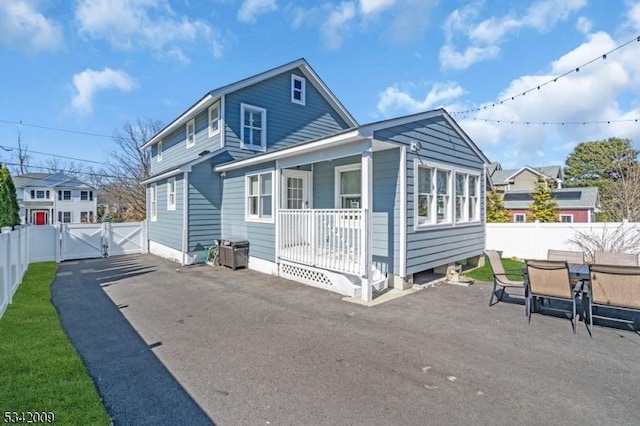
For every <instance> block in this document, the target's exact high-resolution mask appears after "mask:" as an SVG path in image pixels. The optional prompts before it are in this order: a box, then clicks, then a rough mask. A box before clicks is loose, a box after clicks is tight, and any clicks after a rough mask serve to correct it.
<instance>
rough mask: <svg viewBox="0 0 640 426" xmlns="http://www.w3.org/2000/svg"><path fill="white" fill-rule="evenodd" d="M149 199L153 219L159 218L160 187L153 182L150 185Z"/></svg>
mask: <svg viewBox="0 0 640 426" xmlns="http://www.w3.org/2000/svg"><path fill="white" fill-rule="evenodd" d="M149 199H150V200H151V206H150V208H151V221H153V222H155V221H156V220H157V219H158V187H157V186H156V184H155V183H152V184H151V186H150V187H149Z"/></svg>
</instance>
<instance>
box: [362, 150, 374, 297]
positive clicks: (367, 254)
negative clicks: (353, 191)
mask: <svg viewBox="0 0 640 426" xmlns="http://www.w3.org/2000/svg"><path fill="white" fill-rule="evenodd" d="M361 173H362V209H363V215H364V226H363V229H362V230H361V236H360V238H361V239H360V241H361V247H362V248H363V249H364V250H363V254H364V274H363V275H364V276H363V277H362V300H363V301H365V302H370V301H371V300H373V283H372V282H371V278H372V273H371V264H372V260H373V259H372V255H371V245H372V241H373V239H372V236H371V218H372V211H373V139H369V146H368V147H367V148H366V149H365V150H364V151H363V152H362V172H361Z"/></svg>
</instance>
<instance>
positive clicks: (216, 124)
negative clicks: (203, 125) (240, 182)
mask: <svg viewBox="0 0 640 426" xmlns="http://www.w3.org/2000/svg"><path fill="white" fill-rule="evenodd" d="M218 133H220V101H218V102H216V103H215V104H213V105H211V106H210V107H209V137H213V136H215V135H217V134H218Z"/></svg>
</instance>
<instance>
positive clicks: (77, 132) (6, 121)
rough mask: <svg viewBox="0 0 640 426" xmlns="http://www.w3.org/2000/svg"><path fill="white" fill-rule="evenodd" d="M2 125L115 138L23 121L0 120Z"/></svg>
mask: <svg viewBox="0 0 640 426" xmlns="http://www.w3.org/2000/svg"><path fill="white" fill-rule="evenodd" d="M0 123H5V124H15V125H18V126H25V127H34V128H36V129H44V130H52V131H55V132H63V133H73V134H77V135H84V136H93V137H96V138H109V139H111V138H113V136H111V135H103V134H100V133H91V132H83V131H81V130H70V129H61V128H59V127H51V126H41V125H39V124H30V123H24V122H23V121H22V120H20V121H11V120H1V119H0Z"/></svg>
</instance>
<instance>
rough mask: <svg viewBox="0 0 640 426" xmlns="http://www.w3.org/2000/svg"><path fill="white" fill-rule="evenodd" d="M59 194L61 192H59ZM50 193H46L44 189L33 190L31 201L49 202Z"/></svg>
mask: <svg viewBox="0 0 640 426" xmlns="http://www.w3.org/2000/svg"><path fill="white" fill-rule="evenodd" d="M58 192H59V191H58ZM49 195H50V193H49V191H45V190H42V189H38V190H33V189H32V190H31V199H32V200H48V199H49Z"/></svg>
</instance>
